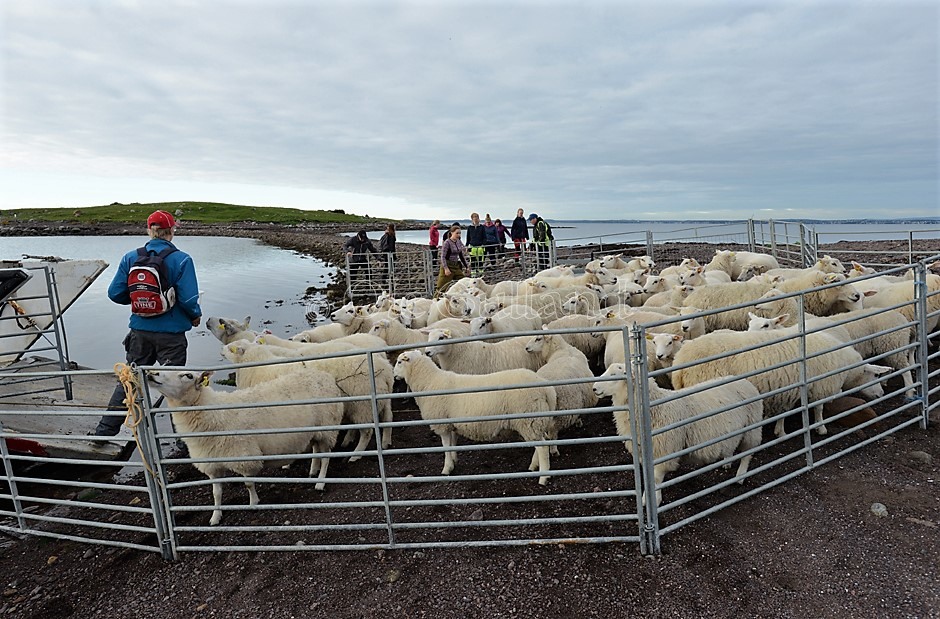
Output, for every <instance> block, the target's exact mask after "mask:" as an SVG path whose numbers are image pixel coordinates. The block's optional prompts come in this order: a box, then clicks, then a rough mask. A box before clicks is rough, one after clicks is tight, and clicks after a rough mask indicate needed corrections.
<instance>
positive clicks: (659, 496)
mask: <svg viewBox="0 0 940 619" xmlns="http://www.w3.org/2000/svg"><path fill="white" fill-rule="evenodd" d="M653 478H654V479H655V480H656V507H659V506H660V504H661V503H662V502H663V491H662V490H660V489H659V487H660V486H661V485H662V483H663V480H665V479H666V466H665V464H657V465H655V466H653Z"/></svg>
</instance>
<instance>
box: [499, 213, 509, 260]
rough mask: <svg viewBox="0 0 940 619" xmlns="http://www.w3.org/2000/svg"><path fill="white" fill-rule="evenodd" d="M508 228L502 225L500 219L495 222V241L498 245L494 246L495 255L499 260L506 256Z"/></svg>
mask: <svg viewBox="0 0 940 619" xmlns="http://www.w3.org/2000/svg"><path fill="white" fill-rule="evenodd" d="M508 232H509V228H507V227H506V226H504V225H503V220H502V219H497V220H496V240H497V242H498V243H499V244H498V245H497V246H496V255H497V256H498V257H500V258H502V257H503V256H505V255H506V234H507V233H508Z"/></svg>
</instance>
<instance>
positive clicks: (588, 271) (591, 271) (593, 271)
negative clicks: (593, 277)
mask: <svg viewBox="0 0 940 619" xmlns="http://www.w3.org/2000/svg"><path fill="white" fill-rule="evenodd" d="M584 272H585V273H597V271H595V270H594V269H591V268H588V267H584Z"/></svg>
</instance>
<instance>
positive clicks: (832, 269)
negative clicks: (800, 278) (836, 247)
mask: <svg viewBox="0 0 940 619" xmlns="http://www.w3.org/2000/svg"><path fill="white" fill-rule="evenodd" d="M816 268H817V269H819V270H820V271H823V272H825V273H842V274H844V273H845V266H844V265H843V264H842V262H841V261H840V260H838V259H836V258H833V257H832V256H829V255H826V256H823V257H822V258H820V259H819V260H818V261H817V262H816Z"/></svg>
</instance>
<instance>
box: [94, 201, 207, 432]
mask: <svg viewBox="0 0 940 619" xmlns="http://www.w3.org/2000/svg"><path fill="white" fill-rule="evenodd" d="M175 230H176V220H174V219H173V215H171V214H170V213H168V212H166V211H154V212H153V213H152V214H151V215H150V217H148V218H147V233H148V235H149V236H150V240H149V241H147V244H146V245H144V249H146V250H147V253H149V254H152V255H156V254H159V253H160V252H162V251H164V250H166V249H168V248H173V249H175V251H173V252H172V253H170V254H168V255H167V256H166V257H165V258H164V260H163V265H164V267H166V276H167V280H168V284H170V285H172V286H173V288H174V289H175V291H176V303H175V304H174V305H173V307H171V308H170V310H169V311H168V312H166V313H164V314H160V315H159V316H152V317H149V316H148V317H144V316H138V315H137V314H131V318H130V323H129V327H130V331H129V332H128V334H127V336H126V337H125V338H124V350H125V352H126V353H127V363H128V364H137V365H156V364H157V363H159V364H160V365H177V366H183V365H186V346H187V342H186V332H187V331H189V330H190V329H192V328H193V327H198V326H199V323H200V321H201V319H202V309H201V308H200V307H199V283H198V282H197V281H196V267H195V266H194V265H193V259H192V258H191V257H190V256H189V254H186V253H185V252H182V251H180V250H179V249H176V246H175V245H173V234H174V232H175ZM137 256H138V253H137V250H136V249H134V250H132V251H129V252H128V253H126V254H124V257H123V258H121V263H120V264H119V265H118V269H117V273H115V274H114V279H112V280H111V285H110V286H108V298H109V299H111V300H112V301H114V302H115V303H117V304H119V305H130V304H131V296H130V289H129V286H128V281H127V278H128V274H129V273H130V270H131V267H132V266H134V262H136V260H137ZM124 397H125V395H124V386H123V385H122V384H120V383H119V384H118V385H117V387H116V388H115V389H114V392H113V393H112V394H111V399H110V400H109V401H108V408H107V410H109V411H123V413H125V414H122V415H105V416H103V417H102V418H101V421H99V422H98V426H97V428H95V435H97V436H114V435H115V434H117V433H118V431H119V430H120V429H121V424H122V423H123V422H124V418H125V415H126V413H127V406H126V405H125V404H122V402H123V401H124Z"/></svg>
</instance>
